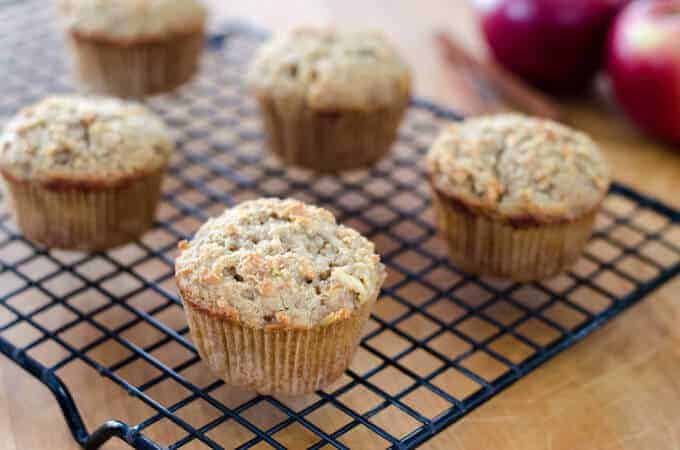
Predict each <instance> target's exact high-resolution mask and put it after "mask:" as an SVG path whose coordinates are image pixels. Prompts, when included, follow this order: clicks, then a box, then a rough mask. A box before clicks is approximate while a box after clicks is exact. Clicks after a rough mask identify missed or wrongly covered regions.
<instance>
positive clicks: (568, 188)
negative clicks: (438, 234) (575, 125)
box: [426, 114, 609, 224]
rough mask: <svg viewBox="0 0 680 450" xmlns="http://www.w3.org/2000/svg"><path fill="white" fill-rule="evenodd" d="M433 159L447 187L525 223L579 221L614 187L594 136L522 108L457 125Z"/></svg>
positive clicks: (465, 201) (460, 198) (438, 181)
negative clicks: (527, 113)
mask: <svg viewBox="0 0 680 450" xmlns="http://www.w3.org/2000/svg"><path fill="white" fill-rule="evenodd" d="M426 164H427V170H428V173H429V177H430V181H431V182H432V184H433V187H434V188H435V189H436V190H437V191H439V192H440V193H442V194H445V195H446V196H447V197H449V198H450V199H452V200H454V201H456V202H457V203H458V204H460V205H462V206H464V207H467V208H471V209H473V210H475V211H477V212H481V213H484V214H487V215H489V216H493V217H496V218H499V219H506V220H509V221H514V222H517V223H530V224H531V223H558V222H566V221H571V220H574V219H576V218H578V217H580V216H581V215H583V214H585V213H587V212H590V211H591V210H593V209H594V208H595V207H596V206H598V205H599V203H600V202H601V200H602V198H603V197H604V195H605V194H606V192H607V188H608V186H609V169H608V166H607V163H606V161H605V160H604V158H603V156H602V154H601V153H600V151H599V149H598V147H597V145H596V144H595V143H594V142H593V140H592V139H590V137H588V136H587V135H586V134H584V133H581V132H578V131H575V130H573V129H571V128H568V127H566V126H564V125H561V124H558V123H556V122H553V121H549V120H542V119H537V118H531V117H526V116H522V115H520V114H500V115H494V116H487V117H479V118H473V119H467V120H465V121H463V122H461V123H457V124H453V125H451V126H449V127H448V128H446V129H445V130H444V131H443V132H442V133H441V135H440V137H439V138H438V139H437V140H436V142H435V143H434V145H433V146H432V148H431V149H430V152H429V153H428V155H427V158H426Z"/></svg>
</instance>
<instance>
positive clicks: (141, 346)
mask: <svg viewBox="0 0 680 450" xmlns="http://www.w3.org/2000/svg"><path fill="white" fill-rule="evenodd" d="M51 23H52V18H51V13H50V12H49V10H45V8H44V6H43V4H42V2H39V1H31V2H23V3H20V4H15V5H13V6H7V7H5V8H4V9H1V10H0V25H1V26H2V29H3V30H4V32H3V33H2V35H0V73H2V76H1V77H0V79H2V80H3V82H2V84H1V85H0V93H1V94H2V95H1V96H0V115H3V116H8V115H10V114H13V113H14V112H15V111H16V110H17V109H18V108H19V107H21V106H23V105H25V104H27V103H30V102H32V101H35V100H37V99H38V98H40V97H42V96H44V95H46V94H48V93H52V92H63V91H68V90H71V87H70V84H69V81H68V76H67V75H66V70H65V63H64V56H63V49H62V44H61V42H60V38H59V34H58V33H57V32H56V30H55V29H53V27H52V25H51ZM261 38H262V36H261V34H259V33H258V32H256V31H253V30H252V29H248V28H245V27H242V26H241V27H237V26H232V27H229V28H228V29H227V30H226V31H225V32H224V33H222V34H219V35H215V36H214V37H213V38H212V39H211V40H210V41H209V43H208V47H209V50H208V51H207V52H206V56H205V59H204V64H203V68H202V73H201V75H200V76H198V77H197V79H196V80H194V81H193V82H192V83H190V85H188V86H186V87H185V88H183V89H181V90H180V91H179V92H177V93H174V94H172V95H166V96H162V97H158V98H154V99H153V100H151V101H149V104H150V106H151V107H152V108H154V109H155V110H156V111H157V112H158V113H160V114H161V115H162V116H163V117H164V118H165V119H166V121H167V122H168V123H169V124H170V125H171V126H172V127H173V128H174V129H175V130H176V134H177V135H176V138H177V141H178V143H179V148H178V151H177V153H176V155H175V157H174V159H173V162H172V167H171V169H170V171H169V174H168V176H167V177H166V180H165V185H164V196H163V204H162V206H161V208H160V211H159V217H158V219H159V222H158V223H157V224H156V225H155V227H154V228H153V230H151V231H150V232H149V233H148V234H147V235H145V236H144V238H143V239H142V240H141V241H140V242H136V243H134V244H130V245H127V246H125V247H122V248H119V249H115V250H113V251H110V252H108V253H102V254H94V255H84V254H79V253H70V252H63V251H53V250H46V249H44V248H40V247H36V246H34V245H33V244H31V243H30V242H27V241H25V240H23V238H22V237H21V235H20V234H18V233H17V230H16V229H15V227H14V225H13V223H12V222H11V221H10V219H9V214H8V212H7V207H6V205H5V204H4V203H3V204H2V207H1V208H2V215H1V216H0V263H1V266H0V351H2V353H4V354H5V355H6V356H7V357H9V358H10V359H12V360H13V361H14V362H16V363H17V364H19V365H20V366H21V367H23V368H24V369H25V370H26V371H27V372H29V373H30V374H31V375H33V376H34V377H36V378H38V379H39V380H40V381H42V382H43V383H44V384H45V385H46V386H47V387H48V388H49V389H50V390H51V391H52V392H53V393H54V396H55V397H56V400H57V401H58V402H59V405H60V407H61V409H62V410H63V413H64V416H65V418H66V421H67V423H68V426H69V428H70V430H71V432H72V433H73V437H74V438H75V439H76V441H78V443H80V444H81V445H82V446H83V447H84V448H87V449H95V448H98V447H99V446H100V445H101V444H103V443H104V442H106V441H107V440H108V439H110V438H111V437H118V438H120V439H122V440H124V441H125V442H127V443H128V444H130V445H131V446H133V447H135V448H139V449H159V448H170V449H176V448H192V449H193V448H206V447H208V448H265V447H266V448H270V447H274V448H286V447H288V448H300V447H309V448H321V447H323V446H330V447H335V448H362V449H366V448H384V447H393V448H400V449H405V448H412V447H415V446H417V445H418V444H421V443H423V442H424V441H426V440H427V439H429V438H430V437H432V436H434V435H435V434H436V433H438V432H439V431H441V430H442V429H443V428H444V427H446V426H448V425H450V424H452V423H453V422H455V421H456V420H458V419H460V418H461V417H463V416H464V415H465V414H467V413H468V412H470V411H471V410H472V409H474V408H475V407H477V406H478V405H480V404H481V403H483V402H485V401H487V400H490V399H491V398H492V397H493V396H494V395H496V394H498V393H499V392H500V391H502V390H503V389H504V388H506V387H507V386H509V385H510V384H512V383H513V382H515V381H516V380H518V379H519V378H521V377H523V376H524V375H526V374H527V373H529V372H530V371H532V370H533V369H535V368H536V367H537V366H539V365H540V364H542V363H544V362H546V361H548V360H549V359H550V358H551V357H553V356H554V355H555V354H557V353H558V352H560V351H562V350H563V349H565V348H567V347H569V346H570V345H572V344H574V343H575V342H576V341H578V340H580V339H582V338H583V337H584V336H586V335H587V334H589V333H590V332H592V331H593V330H594V329H596V328H597V327H599V326H600V325H601V324H602V323H604V322H605V321H607V320H609V319H611V318H613V317H615V316H616V315H617V314H619V313H620V312H621V311H623V310H624V309H625V308H627V307H629V306H631V305H632V304H634V303H635V302H637V301H639V300H641V299H642V298H644V296H645V295H647V294H648V293H649V292H650V291H652V290H654V289H656V288H657V287H659V286H660V285H662V284H663V283H664V282H666V281H667V280H669V279H670V278H671V277H675V276H677V275H678V273H679V270H680V267H679V264H680V263H679V260H680V248H679V246H678V244H679V242H680V225H679V220H678V219H679V217H678V212H677V211H674V210H672V209H670V208H668V207H666V206H663V205H661V204H660V203H658V202H657V201H655V200H652V199H650V198H647V197H645V196H642V195H640V194H638V193H636V192H633V191H632V190H630V189H628V188H626V187H624V186H621V185H614V187H613V188H612V191H611V194H610V195H609V197H608V198H607V199H606V201H605V204H604V211H603V212H602V214H601V215H600V217H599V219H598V224H597V231H596V233H595V234H594V236H593V238H592V240H591V242H590V244H589V245H588V248H587V251H586V253H585V254H584V256H583V258H582V259H581V260H580V261H579V262H578V263H577V264H576V265H575V266H574V268H573V269H572V270H571V271H570V272H569V273H566V274H563V275H561V276H558V277H556V278H555V279H552V280H549V281H547V282H544V283H533V284H523V285H521V284H510V283H504V282H501V281H498V280H491V279H483V278H477V277H473V276H469V275H466V274H465V273H462V272H460V271H459V270H458V269H456V267H454V266H452V265H450V264H449V263H448V261H447V259H446V255H445V251H444V250H443V249H444V247H445V246H444V244H443V242H442V241H441V240H440V239H439V238H438V237H437V236H436V232H435V229H434V227H433V223H432V218H431V214H430V212H429V207H430V202H429V199H428V194H427V189H426V188H425V185H424V183H423V182H422V173H421V169H420V165H419V160H420V159H421V156H422V155H423V153H424V152H425V149H426V148H427V146H428V144H429V143H430V142H431V140H432V139H433V137H434V135H435V134H436V132H437V130H438V129H439V128H440V126H441V125H442V124H443V123H445V122H447V121H449V120H456V119H457V116H456V115H455V114H453V113H451V112H448V111H445V110H444V109H442V108H439V107H437V106H435V105H433V104H430V103H426V102H423V101H418V100H416V101H414V103H413V106H412V108H411V109H410V111H409V114H408V119H407V121H406V123H405V125H404V126H403V127H402V130H401V132H400V136H399V142H398V143H397V144H396V145H395V148H394V151H393V153H392V155H391V157H390V158H388V159H385V160H383V161H382V162H380V163H379V164H378V165H377V166H376V167H375V168H373V169H371V170H370V171H357V172H351V173H348V174H345V175H343V176H339V177H333V176H320V177H318V176H314V175H313V174H312V173H310V172H307V171H304V170H298V169H292V168H288V169H286V168H284V167H282V166H281V165H280V164H279V163H278V162H277V161H276V160H274V159H273V158H271V157H270V156H268V155H267V153H266V152H265V151H264V150H263V140H262V134H261V131H260V125H259V122H258V118H257V114H256V111H255V109H254V105H253V103H252V102H251V101H250V100H249V99H248V98H247V97H246V96H245V93H244V91H243V88H242V86H241V82H240V80H241V76H242V73H243V71H244V67H245V64H246V62H247V60H248V59H249V57H250V56H251V54H252V52H253V49H254V48H255V47H256V46H257V44H258V43H259V42H260V40H261ZM259 196H280V197H285V196H292V197H297V198H300V199H302V200H306V201H310V202H313V203H317V204H320V205H323V206H325V207H327V208H329V209H331V210H332V211H333V212H335V213H336V214H337V216H338V218H339V220H340V221H342V222H344V223H346V224H349V225H351V226H353V227H356V228H357V229H359V230H360V231H361V232H363V233H364V234H366V235H367V236H369V237H370V238H372V239H373V240H374V241H375V242H376V244H377V247H378V249H379V251H380V252H381V253H382V255H383V259H384V261H385V263H386V264H387V266H388V267H389V272H390V275H389V278H388V280H387V282H386V284H385V287H384V290H383V294H382V297H381V300H380V301H379V303H378V305H377V307H376V310H375V312H374V314H373V316H372V318H371V320H370V323H369V326H368V328H367V330H366V335H365V337H364V339H363V341H362V343H361V346H360V348H359V350H358V353H357V356H356V358H355V359H354V361H353V363H352V366H351V368H350V370H348V371H347V373H346V375H344V376H343V378H342V379H341V380H340V381H338V382H337V383H336V384H335V385H333V386H331V387H329V388H328V389H325V390H322V391H318V392H317V393H315V394H313V395H310V396H307V397H303V398H299V399H283V398H275V397H270V396H258V395H256V394H254V393H248V392H240V391H236V390H233V389H230V388H228V387H227V386H225V385H224V384H223V383H222V382H220V381H219V380H217V379H215V378H214V377H212V376H211V375H210V374H209V373H208V371H207V370H206V369H205V368H204V366H203V365H202V364H201V362H200V360H199V358H198V357H197V356H196V352H195V350H194V347H193V346H192V345H191V343H190V342H189V340H188V339H187V334H186V333H187V328H186V324H185V321H184V318H183V313H182V311H181V306H180V305H179V302H178V300H177V297H176V295H175V290H174V287H173V273H172V271H173V265H172V261H173V256H174V248H175V245H176V242H177V241H178V240H180V239H182V238H184V237H186V236H188V235H190V234H191V233H192V232H193V231H195V229H196V228H197V227H198V226H199V224H200V223H201V222H202V221H203V220H205V218H206V217H208V216H210V215H213V214H217V213H219V212H220V211H221V210H222V209H223V208H224V207H225V206H227V205H232V204H234V203H236V202H238V201H240V200H244V199H246V198H253V197H259ZM67 386H68V388H67ZM70 392H73V393H74V394H73V395H71V393H70ZM102 396H104V397H102ZM102 398H105V399H106V400H102ZM102 403H105V404H106V411H111V414H112V417H113V418H115V419H119V420H120V421H118V420H111V421H108V422H105V423H103V424H102V423H101V421H102V420H104V419H101V418H99V419H98V420H99V421H98V422H97V421H95V419H90V417H99V414H97V412H98V411H101V409H102ZM83 417H84V418H85V420H84V419H83ZM86 423H88V427H89V428H90V429H95V431H94V432H89V431H88V427H86Z"/></svg>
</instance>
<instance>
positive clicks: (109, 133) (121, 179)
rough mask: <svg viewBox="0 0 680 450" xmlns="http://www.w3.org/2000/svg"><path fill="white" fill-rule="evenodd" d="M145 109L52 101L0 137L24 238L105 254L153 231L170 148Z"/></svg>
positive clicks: (1, 159) (1, 168)
mask: <svg viewBox="0 0 680 450" xmlns="http://www.w3.org/2000/svg"><path fill="white" fill-rule="evenodd" d="M168 133H169V132H168V130H167V128H166V127H165V125H164V124H163V122H162V121H161V120H160V119H159V118H157V117H156V116H155V115H154V114H152V113H151V112H150V111H149V110H148V109H146V108H144V107H142V106H140V105H138V104H135V103H128V102H123V101H120V100H116V99H106V98H84V97H78V96H54V97H49V98H46V99H44V100H43V101H41V102H39V103H37V104H35V105H33V106H30V107H27V108H24V109H22V110H21V111H20V112H19V113H18V115H17V116H15V117H14V118H13V119H11V120H10V121H9V123H8V124H7V126H6V128H5V131H4V133H3V134H2V136H0V172H1V173H2V176H3V178H4V180H5V183H6V186H7V190H8V192H9V194H10V196H11V198H12V200H13V204H14V211H15V214H16V218H17V221H18V223H19V226H20V228H21V230H22V231H23V233H24V235H25V236H26V237H27V238H28V239H32V240H34V241H37V242H39V243H41V244H44V245H46V246H48V247H58V248H64V249H78V250H103V249H106V248H109V247H114V246H117V245H120V244H123V243H125V242H128V241H130V240H132V239H134V238H136V237H137V236H139V235H140V234H141V233H142V232H144V231H145V230H146V229H147V228H149V227H150V226H151V223H152V221H153V218H154V212H155V209H156V204H157V203H158V199H159V195H160V187H161V179H162V177H163V173H164V171H165V167H166V165H167V163H168V159H169V157H170V153H171V151H172V149H173V143H172V141H171V139H170V138H169V134H168Z"/></svg>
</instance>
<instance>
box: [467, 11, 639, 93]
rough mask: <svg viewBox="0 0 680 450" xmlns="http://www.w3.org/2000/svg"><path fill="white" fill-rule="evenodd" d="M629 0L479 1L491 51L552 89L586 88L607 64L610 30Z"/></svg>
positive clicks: (524, 75)
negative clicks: (606, 48)
mask: <svg viewBox="0 0 680 450" xmlns="http://www.w3.org/2000/svg"><path fill="white" fill-rule="evenodd" d="M628 1H629V0H475V5H476V7H477V10H478V11H479V13H480V19H481V26H482V30H483V32H484V35H485V37H486V40H487V42H488V43H489V47H490V49H491V52H492V54H493V55H494V57H495V58H496V60H498V62H500V63H501V64H502V65H503V66H505V67H506V68H507V69H509V70H510V71H512V72H514V73H516V74H517V75H519V76H521V77H522V78H524V79H525V80H527V81H528V82H530V83H531V84H533V85H535V86H537V87H539V88H542V89H545V90H548V91H552V92H558V93H563V92H572V91H578V90H582V89H584V88H586V87H587V86H588V85H589V84H590V82H591V81H592V79H593V78H594V76H595V74H596V73H597V71H598V70H599V68H600V67H601V66H602V62H603V60H604V44H605V40H606V36H607V30H608V28H609V25H610V24H611V21H612V19H613V17H614V16H615V15H616V13H617V12H618V11H619V10H620V9H621V8H622V7H623V6H624V5H625V4H626V3H627V2H628Z"/></svg>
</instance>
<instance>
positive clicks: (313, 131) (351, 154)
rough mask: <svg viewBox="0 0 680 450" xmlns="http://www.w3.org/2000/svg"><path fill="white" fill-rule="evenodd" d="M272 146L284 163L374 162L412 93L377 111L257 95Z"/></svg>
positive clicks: (341, 166) (318, 166)
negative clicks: (317, 106)
mask: <svg viewBox="0 0 680 450" xmlns="http://www.w3.org/2000/svg"><path fill="white" fill-rule="evenodd" d="M258 103H259V105H260V111H261V113H262V118H263V121H264V126H265V130H266V133H267V137H268V141H269V147H270V149H271V151H272V152H273V153H274V154H275V155H277V156H278V157H279V158H280V159H281V160H282V161H283V162H284V163H286V164H292V165H298V166H302V167H306V168H309V169H312V170H316V171H321V172H338V171H342V170H349V169H356V168H361V167H366V166H370V165H372V164H373V163H375V162H376V161H378V160H379V159H381V158H382V157H383V156H385V155H386V154H387V153H388V152H389V150H390V147H391V146H392V144H393V142H394V141H395V139H396V136H397V130H398V128H399V124H400V123H401V120H402V118H403V116H404V112H405V111H406V108H407V106H408V98H406V97H405V98H404V99H402V101H400V102H398V103H395V105H394V106H393V107H391V108H385V109H380V110H375V111H337V112H320V111H315V110H313V109H311V108H308V107H306V106H304V105H289V104H287V103H286V102H285V101H282V100H276V99H273V98H269V97H267V96H259V98H258Z"/></svg>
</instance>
